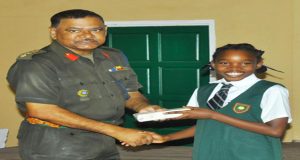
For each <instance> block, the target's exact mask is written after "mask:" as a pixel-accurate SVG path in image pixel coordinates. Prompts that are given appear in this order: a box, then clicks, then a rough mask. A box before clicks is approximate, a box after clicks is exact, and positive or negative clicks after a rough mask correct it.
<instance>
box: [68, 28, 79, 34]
mask: <svg viewBox="0 0 300 160" xmlns="http://www.w3.org/2000/svg"><path fill="white" fill-rule="evenodd" d="M67 31H68V32H70V33H79V32H80V30H76V29H69V30H67Z"/></svg>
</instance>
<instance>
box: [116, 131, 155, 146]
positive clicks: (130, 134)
mask: <svg viewBox="0 0 300 160" xmlns="http://www.w3.org/2000/svg"><path fill="white" fill-rule="evenodd" d="M115 138H116V139H118V140H119V141H121V142H122V145H125V146H132V147H136V146H141V145H144V144H148V145H149V144H151V143H152V141H153V137H152V134H150V133H149V132H146V131H140V130H136V129H129V128H122V129H121V130H120V131H118V133H117V135H116V136H115Z"/></svg>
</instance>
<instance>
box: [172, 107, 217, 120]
mask: <svg viewBox="0 0 300 160" xmlns="http://www.w3.org/2000/svg"><path fill="white" fill-rule="evenodd" d="M186 107H187V108H189V109H190V110H186V111H176V112H168V113H166V114H182V115H181V116H179V117H176V118H171V119H170V120H178V119H211V117H212V115H213V114H214V113H215V112H214V111H212V110H210V109H204V108H198V107H189V106H186Z"/></svg>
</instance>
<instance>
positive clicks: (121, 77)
mask: <svg viewBox="0 0 300 160" xmlns="http://www.w3.org/2000/svg"><path fill="white" fill-rule="evenodd" d="M129 74H130V73H129V71H128V70H122V71H115V72H110V75H111V77H112V79H113V80H112V83H113V84H115V85H117V86H118V88H119V89H120V90H121V92H122V95H123V97H124V98H125V99H128V98H129V95H128V92H127V83H128V80H129Z"/></svg>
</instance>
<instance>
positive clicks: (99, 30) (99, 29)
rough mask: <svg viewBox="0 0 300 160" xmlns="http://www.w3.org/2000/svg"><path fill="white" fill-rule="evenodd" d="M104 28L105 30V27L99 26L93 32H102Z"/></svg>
mask: <svg viewBox="0 0 300 160" xmlns="http://www.w3.org/2000/svg"><path fill="white" fill-rule="evenodd" d="M104 30H105V28H97V29H93V30H92V31H93V32H102V31H104Z"/></svg>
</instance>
